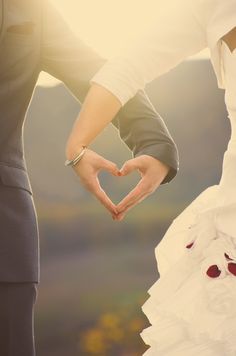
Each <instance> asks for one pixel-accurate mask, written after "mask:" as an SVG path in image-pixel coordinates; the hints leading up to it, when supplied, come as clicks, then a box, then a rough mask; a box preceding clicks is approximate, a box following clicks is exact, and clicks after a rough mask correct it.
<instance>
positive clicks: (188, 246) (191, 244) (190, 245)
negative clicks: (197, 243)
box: [185, 242, 194, 248]
mask: <svg viewBox="0 0 236 356" xmlns="http://www.w3.org/2000/svg"><path fill="white" fill-rule="evenodd" d="M193 244H194V242H191V243H190V244H188V245H187V246H185V247H186V248H191V247H192V246H193Z"/></svg>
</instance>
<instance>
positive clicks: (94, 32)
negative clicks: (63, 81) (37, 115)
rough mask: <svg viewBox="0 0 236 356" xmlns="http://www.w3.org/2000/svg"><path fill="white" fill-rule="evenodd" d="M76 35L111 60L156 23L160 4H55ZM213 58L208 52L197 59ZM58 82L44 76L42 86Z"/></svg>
mask: <svg viewBox="0 0 236 356" xmlns="http://www.w3.org/2000/svg"><path fill="white" fill-rule="evenodd" d="M51 1H52V2H53V3H54V5H55V6H56V7H57V8H58V10H59V11H60V12H61V14H62V16H63V17H64V18H65V20H66V21H67V22H68V23H69V24H70V26H71V28H72V29H73V31H74V32H75V33H76V34H77V35H78V36H79V37H80V38H81V39H83V40H84V41H86V42H87V43H88V44H89V45H91V46H92V47H93V48H94V49H95V50H96V51H97V52H98V53H100V54H102V55H103V56H104V57H105V58H111V57H113V56H114V55H115V54H116V53H119V50H120V49H121V48H122V47H123V45H125V44H126V43H128V42H129V41H132V40H135V39H136V38H138V37H139V36H140V34H142V32H143V31H144V30H145V29H146V28H147V27H149V26H151V25H152V23H154V22H155V15H156V6H157V2H158V0H146V1H145V0H139V1H137V0H51ZM206 57H209V53H208V52H207V51H204V52H201V53H200V54H199V55H197V56H195V57H191V58H190V59H195V58H206ZM56 83H57V81H56V80H55V79H53V78H52V77H50V76H48V75H46V74H45V73H42V74H41V75H40V79H39V82H38V84H39V85H43V86H52V85H55V84H56Z"/></svg>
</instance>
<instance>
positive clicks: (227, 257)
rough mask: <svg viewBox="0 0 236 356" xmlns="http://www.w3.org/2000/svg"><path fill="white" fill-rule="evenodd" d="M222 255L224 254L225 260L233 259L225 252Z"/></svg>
mask: <svg viewBox="0 0 236 356" xmlns="http://www.w3.org/2000/svg"><path fill="white" fill-rule="evenodd" d="M224 255H225V258H226V259H227V260H230V261H233V259H232V258H230V257H229V255H228V254H227V253H225V254H224Z"/></svg>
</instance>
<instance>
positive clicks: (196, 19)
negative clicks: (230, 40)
mask: <svg viewBox="0 0 236 356" xmlns="http://www.w3.org/2000/svg"><path fill="white" fill-rule="evenodd" d="M147 6H148V5H147ZM155 10H156V21H155V25H154V26H151V28H150V29H149V30H148V31H146V33H145V34H144V35H143V36H142V38H139V39H138V41H137V42H136V43H132V44H129V46H126V48H124V50H123V51H121V53H120V54H119V55H118V56H116V57H115V58H113V59H111V60H109V61H107V62H106V64H105V65H104V66H103V67H102V68H101V69H100V70H99V71H98V72H97V73H96V74H95V76H94V77H93V78H92V79H91V81H90V82H91V83H97V84H99V85H101V86H103V87H105V88H106V89H107V90H108V91H110V92H111V93H113V94H114V95H115V96H116V97H117V98H118V100H119V101H120V102H121V104H122V105H124V104H125V103H126V102H127V101H128V100H129V99H131V98H132V97H133V96H134V95H135V94H136V92H137V91H138V90H139V89H143V88H144V87H145V85H146V84H147V83H149V82H151V81H152V80H153V79H155V78H156V77H159V76H160V75H162V74H164V73H166V72H168V71H169V70H170V69H172V68H173V67H175V66H176V65H177V64H179V63H180V62H182V61H183V60H185V59H187V58H188V57H189V56H192V55H194V54H196V53H198V52H199V51H200V50H203V49H204V48H206V47H208V48H209V49H210V52H211V61H212V65H213V68H214V70H215V73H216V77H217V81H218V86H219V87H220V88H223V82H222V78H221V70H220V67H221V65H220V38H222V37H223V35H224V34H226V33H228V32H229V31H230V30H231V29H232V28H233V27H235V24H236V0H158V1H157V4H156V9H155Z"/></svg>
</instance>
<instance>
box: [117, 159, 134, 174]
mask: <svg viewBox="0 0 236 356" xmlns="http://www.w3.org/2000/svg"><path fill="white" fill-rule="evenodd" d="M136 169H137V166H136V164H135V163H134V160H133V159H131V160H129V161H126V162H125V163H124V164H123V166H122V168H121V169H120V173H121V175H122V176H126V175H128V174H129V173H131V172H133V171H134V170H136Z"/></svg>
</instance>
